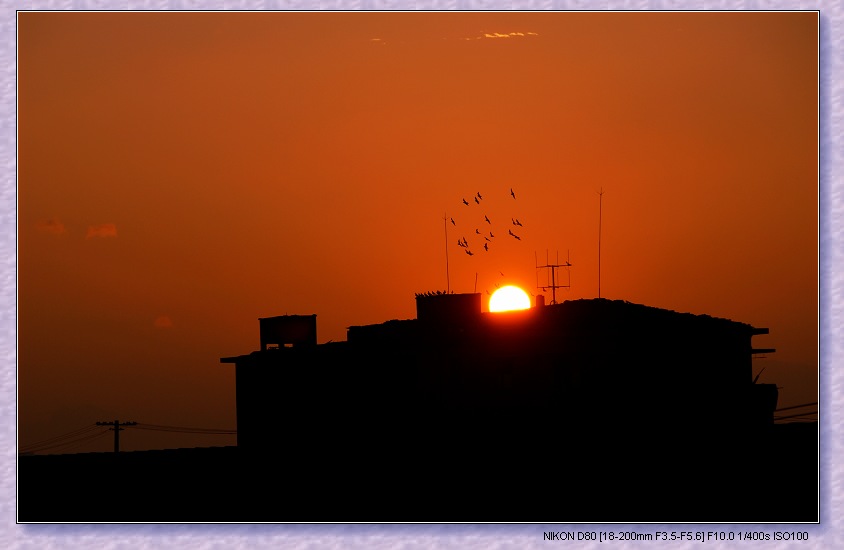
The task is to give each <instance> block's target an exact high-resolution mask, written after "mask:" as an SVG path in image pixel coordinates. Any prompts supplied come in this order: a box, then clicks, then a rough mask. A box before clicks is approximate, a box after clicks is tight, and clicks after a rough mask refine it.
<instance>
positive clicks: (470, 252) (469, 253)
mask: <svg viewBox="0 0 844 550" xmlns="http://www.w3.org/2000/svg"><path fill="white" fill-rule="evenodd" d="M466 254H468V255H469V256H474V254H472V251H471V250H469V249H468V248H467V249H466Z"/></svg>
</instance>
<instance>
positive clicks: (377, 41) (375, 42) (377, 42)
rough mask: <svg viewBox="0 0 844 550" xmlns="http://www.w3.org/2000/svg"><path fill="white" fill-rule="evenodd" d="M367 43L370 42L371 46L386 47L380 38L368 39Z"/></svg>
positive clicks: (385, 43)
mask: <svg viewBox="0 0 844 550" xmlns="http://www.w3.org/2000/svg"><path fill="white" fill-rule="evenodd" d="M369 41H370V42H372V43H373V44H377V45H378V46H386V45H387V42H386V41H384V39H382V38H370V39H369Z"/></svg>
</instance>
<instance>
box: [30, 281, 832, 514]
mask: <svg viewBox="0 0 844 550" xmlns="http://www.w3.org/2000/svg"><path fill="white" fill-rule="evenodd" d="M480 309H481V308H480V295H478V294H458V295H454V294H445V293H436V294H424V295H418V296H417V319H412V320H404V321H388V322H386V323H382V324H378V325H368V326H359V327H350V328H349V331H348V340H347V341H345V342H336V343H328V344H321V345H317V343H316V316H313V315H303V316H282V317H272V318H266V319H261V320H260V328H261V335H260V336H261V337H260V346H261V347H260V349H259V350H258V351H256V352H253V353H250V354H248V355H242V356H237V357H230V358H223V359H222V362H223V363H233V364H234V365H235V369H236V386H237V387H236V391H237V424H238V425H237V428H238V447H237V448H221V449H196V450H180V451H150V452H146V453H121V454H117V455H114V454H93V455H79V456H77V457H37V456H36V457H23V458H21V459H20V464H19V492H18V495H19V501H18V502H19V509H18V512H19V520H21V521H151V522H159V521H243V522H253V521H270V522H306V521H316V522H539V523H568V522H625V523H642V522H703V521H706V522H718V523H734V522H798V521H801V522H802V521H817V519H818V493H817V477H818V476H817V474H818V468H817V445H818V442H817V425H816V424H814V425H784V426H774V425H773V421H772V419H773V411H774V409H775V408H776V404H777V389H776V386H775V385H774V384H757V383H755V382H756V380H755V379H754V376H753V372H752V370H753V369H752V363H751V359H752V355H753V354H754V353H759V352H760V351H762V350H759V349H754V348H753V347H752V345H751V339H752V337H753V336H754V335H758V334H765V333H767V329H758V328H754V327H752V326H750V325H747V324H743V323H738V322H734V321H729V320H725V319H716V318H712V317H709V316H705V315H691V314H682V313H676V312H672V311H665V310H660V309H656V308H649V307H645V306H641V305H636V304H629V303H627V302H622V301H610V300H600V299H599V300H577V301H570V302H564V303H562V304H558V305H551V306H542V307H536V308H532V309H530V310H527V311H523V312H513V313H507V314H488V313H481V311H480ZM765 351H768V352H770V351H773V350H765Z"/></svg>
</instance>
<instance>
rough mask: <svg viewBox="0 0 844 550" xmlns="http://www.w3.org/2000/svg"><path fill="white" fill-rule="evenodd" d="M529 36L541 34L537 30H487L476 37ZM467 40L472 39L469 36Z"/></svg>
mask: <svg viewBox="0 0 844 550" xmlns="http://www.w3.org/2000/svg"><path fill="white" fill-rule="evenodd" d="M527 36H539V33H536V32H510V33H501V32H485V33H484V34H483V35H482V36H478V37H477V38H476V39H480V38H524V37H527ZM466 40H471V39H470V38H467V39H466Z"/></svg>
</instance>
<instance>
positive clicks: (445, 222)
mask: <svg viewBox="0 0 844 550" xmlns="http://www.w3.org/2000/svg"><path fill="white" fill-rule="evenodd" d="M443 227H444V228H445V293H446V294H448V293H449V291H451V279H449V277H448V217H447V216H446V212H443Z"/></svg>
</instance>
